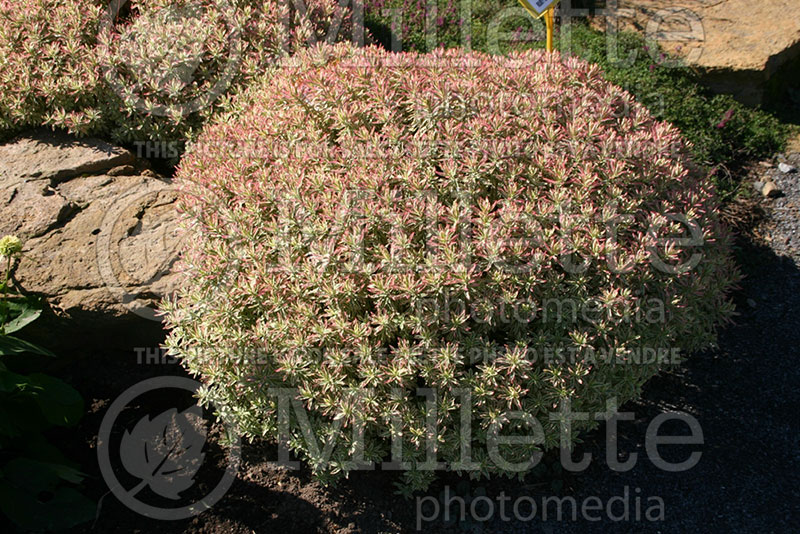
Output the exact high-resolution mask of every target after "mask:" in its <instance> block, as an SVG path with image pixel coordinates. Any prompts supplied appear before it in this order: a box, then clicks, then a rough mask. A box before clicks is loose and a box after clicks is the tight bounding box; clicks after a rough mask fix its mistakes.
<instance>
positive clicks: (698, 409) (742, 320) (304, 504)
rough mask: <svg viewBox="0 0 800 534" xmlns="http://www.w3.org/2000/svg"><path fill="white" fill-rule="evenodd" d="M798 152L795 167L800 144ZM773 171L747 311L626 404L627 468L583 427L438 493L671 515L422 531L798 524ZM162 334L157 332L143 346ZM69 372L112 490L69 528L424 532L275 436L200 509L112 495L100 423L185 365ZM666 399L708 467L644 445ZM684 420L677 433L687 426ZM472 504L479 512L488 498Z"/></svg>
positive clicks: (799, 261) (798, 238) (622, 444)
mask: <svg viewBox="0 0 800 534" xmlns="http://www.w3.org/2000/svg"><path fill="white" fill-rule="evenodd" d="M788 158H789V160H790V161H791V162H793V163H794V164H795V165H797V166H798V167H800V154H794V155H790V156H788ZM760 172H774V171H773V170H769V169H766V170H762V171H760ZM776 180H777V181H778V184H779V185H780V186H781V189H782V190H783V191H784V193H785V196H784V197H783V198H779V199H775V200H764V201H763V204H762V206H763V208H764V209H765V210H766V212H767V217H766V219H765V220H764V221H762V223H760V224H759V225H758V226H757V227H756V229H755V230H754V231H753V233H752V236H751V237H747V238H741V239H740V240H739V251H738V255H739V257H740V260H741V263H742V266H743V270H744V271H745V273H746V275H747V278H746V279H745V281H744V282H743V284H742V289H741V291H740V292H738V293H737V295H736V301H737V307H738V309H739V310H740V315H739V316H738V317H737V319H736V324H735V325H732V326H729V327H727V328H726V329H725V330H724V331H723V332H722V333H721V336H720V348H719V350H715V351H710V352H707V353H704V354H698V355H695V356H694V357H693V358H691V359H690V360H689V361H688V362H687V363H686V365H684V366H683V367H682V368H681V369H680V370H678V371H676V372H672V373H669V374H665V375H662V376H660V377H657V378H656V379H654V380H652V381H651V382H650V383H649V384H648V385H647V387H646V389H645V392H644V396H643V398H642V399H641V400H640V401H639V402H636V403H631V404H628V405H626V406H624V407H623V409H625V410H627V411H632V412H634V413H635V414H636V419H635V420H634V421H630V422H622V423H620V437H619V450H620V451H626V452H637V453H638V454H639V460H638V462H637V464H636V466H635V467H634V468H633V469H632V470H630V471H627V472H624V473H617V472H614V471H611V470H610V469H609V468H608V467H607V466H606V464H605V461H604V457H605V450H604V447H605V446H604V440H603V437H604V429H603V428H600V429H598V430H597V431H596V432H594V433H592V434H591V435H588V436H586V438H585V441H584V443H583V445H582V446H581V447H580V450H578V451H576V457H577V454H579V453H580V452H591V453H592V454H593V457H594V461H593V462H592V465H591V466H590V467H589V469H588V470H586V471H585V472H583V473H580V474H566V473H563V472H559V471H558V470H557V467H554V464H555V463H556V462H553V459H552V458H547V459H546V461H545V462H544V468H543V469H544V472H539V473H537V474H536V475H535V476H534V475H532V476H529V477H528V478H527V479H526V480H525V481H523V482H518V481H508V480H499V481H491V482H489V483H486V482H470V481H468V480H466V479H462V478H460V477H458V476H456V475H454V474H443V475H441V476H440V477H439V480H437V482H436V484H434V486H433V487H432V488H431V490H430V492H429V493H428V495H431V496H434V497H441V494H442V492H443V491H444V488H445V487H446V486H447V487H449V488H450V491H451V492H452V493H453V494H457V495H459V496H462V497H464V498H465V499H466V498H469V497H472V498H476V497H479V496H486V497H488V499H489V500H491V501H492V502H494V503H496V504H497V503H499V499H502V498H503V496H506V497H508V498H509V499H510V502H514V501H515V500H517V499H519V498H520V497H524V496H533V497H535V498H537V499H540V498H541V497H542V496H547V495H559V496H573V497H574V498H575V499H576V501H577V502H578V503H581V502H582V501H583V500H584V499H586V498H587V497H590V496H598V497H600V498H601V499H602V501H603V502H604V503H605V502H607V501H608V499H609V498H611V497H614V496H621V495H623V494H624V492H625V488H626V487H627V489H628V492H629V495H630V499H629V502H630V506H631V510H630V513H631V516H634V515H635V509H634V508H635V506H636V500H635V499H636V498H639V499H640V502H641V503H642V504H641V507H640V511H641V513H642V514H644V512H645V510H646V509H647V508H648V505H647V504H646V503H647V502H649V501H648V497H654V496H657V497H659V498H661V499H663V502H664V508H665V510H664V514H665V518H664V521H659V522H648V521H645V520H641V521H621V522H609V521H602V522H600V523H591V522H588V521H585V520H581V519H578V520H577V521H572V520H571V518H570V517H568V518H566V520H563V521H552V520H550V521H546V522H543V521H541V516H537V518H536V519H534V520H533V521H525V522H523V521H514V520H512V521H505V520H503V518H502V517H500V515H499V510H498V509H497V508H495V512H496V513H495V514H494V517H493V518H491V519H489V520H487V521H478V520H476V518H473V519H472V520H467V521H453V520H452V519H451V520H450V521H445V520H444V518H443V517H439V518H437V519H435V520H433V521H429V522H423V523H422V524H421V527H422V531H424V532H486V533H500V532H545V533H556V532H570V533H572V532H597V531H602V532H605V531H608V532H664V533H667V532H676V533H678V532H698V533H702V532H728V531H730V532H790V531H792V529H793V528H795V527H796V525H797V524H798V522H799V521H800V513H798V512H800V509H798V504H797V503H800V452H799V451H800V442H799V441H798V440H799V439H800V416H798V409H800V388H798V384H800V321H798V319H797V318H798V317H800V216H798V207H800V174H798V173H795V174H786V175H776ZM776 251H777V252H776ZM157 342H158V340H153V339H148V340H147V341H146V343H147V345H146V346H151V347H152V346H155V345H156V344H157ZM143 343H144V341H143ZM59 374H61V375H62V376H63V377H65V378H67V379H68V380H70V381H71V382H72V383H73V384H74V385H75V386H76V387H77V388H78V389H79V390H80V391H82V392H84V394H85V395H86V396H87V404H88V405H89V413H88V414H87V416H86V417H85V419H84V420H83V422H82V423H81V425H80V427H79V428H78V436H79V439H78V440H76V439H75V434H74V433H71V434H69V435H65V436H63V438H64V439H63V442H62V443H63V445H62V448H63V449H64V451H65V453H67V455H68V456H70V457H71V458H73V459H77V460H78V461H80V462H81V464H82V466H83V467H84V469H85V470H86V471H87V473H88V474H89V479H88V480H87V482H86V489H87V492H88V493H89V494H90V495H91V496H92V497H93V498H95V499H98V500H99V499H101V497H102V506H101V508H100V510H99V514H98V519H97V521H96V522H95V523H94V524H92V523H89V524H86V525H84V526H82V527H80V528H76V529H74V532H75V533H76V534H77V533H103V534H105V533H131V532H147V533H151V532H158V533H178V532H184V533H191V534H222V533H226V534H227V533H230V534H252V533H257V534H262V533H267V532H281V533H284V534H290V533H311V532H331V533H333V532H336V533H339V532H343V533H355V532H363V533H379V532H413V531H416V527H417V526H418V524H417V519H418V518H417V515H416V513H415V512H416V508H417V505H418V503H417V501H414V500H411V501H406V500H403V499H402V498H400V497H398V496H396V495H394V493H393V486H392V482H393V481H394V476H395V475H394V474H392V473H382V472H357V473H354V474H353V475H352V476H351V477H350V479H348V480H345V481H344V482H342V483H340V484H339V485H338V486H337V487H335V488H323V487H322V486H320V485H319V484H318V483H317V482H315V481H313V480H312V479H311V478H310V476H309V474H308V472H307V471H306V470H304V469H301V470H300V471H285V470H281V469H276V468H274V467H272V466H271V465H270V463H269V462H268V461H267V460H274V459H275V458H276V451H275V449H274V447H273V446H271V445H269V444H255V445H246V446H245V447H244V452H243V458H244V465H243V466H242V469H241V470H240V472H239V477H238V479H237V480H236V482H234V484H233V486H232V488H231V489H230V490H229V491H228V493H227V494H226V495H225V497H224V498H223V499H222V500H221V501H220V502H218V503H217V504H216V505H215V506H214V507H213V508H212V509H211V510H209V511H207V512H205V513H203V514H202V515H200V516H199V517H195V518H193V519H188V520H182V521H174V522H164V521H155V520H150V519H147V518H145V517H143V516H140V515H138V514H136V513H134V512H132V511H130V510H128V509H127V508H126V507H124V506H123V505H122V504H120V503H119V502H118V501H117V499H116V498H115V497H114V496H113V495H105V494H106V493H107V491H108V490H107V487H106V485H105V483H104V481H103V479H102V477H101V475H100V472H99V469H98V467H97V460H96V456H95V449H94V445H95V441H96V435H97V430H98V428H99V425H100V421H101V420H102V417H103V415H104V413H105V411H106V409H107V408H108V405H109V403H110V402H111V401H112V400H113V399H114V398H116V396H117V395H119V393H120V392H122V391H123V390H124V389H126V388H127V387H129V386H130V385H132V384H135V383H137V382H138V381H140V380H142V379H144V378H148V377H151V376H162V375H165V374H166V375H182V374H183V372H182V370H181V369H180V368H179V367H178V366H176V365H142V364H138V363H137V357H136V355H135V354H134V353H133V352H124V353H122V354H114V355H109V354H107V353H104V352H103V351H93V352H90V353H88V354H85V355H84V357H82V358H80V359H78V360H77V361H75V362H73V363H72V364H70V366H69V367H68V368H64V369H62V370H61V372H60V373H59ZM142 402H144V403H145V406H143V407H144V408H147V407H148V406H147V405H146V404H147V403H148V402H150V403H152V407H153V412H154V413H158V406H159V404H158V403H159V399H158V398H156V397H153V398H152V399H150V400H149V401H147V400H145V401H142ZM671 411H683V412H687V413H690V414H692V415H693V416H694V417H695V418H697V420H698V421H699V423H700V425H701V428H702V430H703V434H704V444H703V445H694V446H666V447H662V448H661V449H659V451H660V452H661V454H662V456H663V457H664V458H665V459H669V460H671V461H680V460H683V459H685V458H687V457H688V455H689V454H690V453H691V452H692V451H701V452H702V458H701V460H700V462H699V464H698V465H697V466H696V467H694V468H693V469H690V470H689V471H686V472H683V473H671V472H664V471H661V470H659V469H658V468H656V467H655V466H654V465H653V464H652V462H650V461H649V460H648V459H647V457H646V456H647V455H646V452H645V446H644V444H645V432H646V429H647V427H648V425H649V423H650V422H651V421H652V420H653V418H654V417H656V416H657V415H658V414H661V413H665V412H671ZM676 428H678V430H677V431H676V432H675V433H679V432H680V426H678V427H676ZM665 431H666V427H665ZM662 433H663V432H662ZM211 442H212V447H211V450H209V451H208V453H207V454H208V455H209V457H210V459H211V461H209V459H207V460H206V462H205V464H204V467H203V468H202V470H201V471H200V472H199V473H198V480H199V482H198V483H197V484H196V487H194V488H192V492H193V494H194V492H196V493H197V495H203V494H204V492H207V491H209V490H210V489H211V487H213V485H215V484H216V481H217V480H218V479H219V476H220V473H221V467H220V466H224V456H223V453H222V450H221V449H220V448H219V447H217V446H215V445H214V440H213V439H212V440H211ZM623 457H624V456H623ZM265 459H266V460H265ZM206 465H207V466H208V467H206ZM104 495H105V497H103V496H104ZM421 497H424V496H421ZM142 498H143V499H144V498H147V495H145V494H142ZM465 502H467V501H465ZM427 504H428V505H430V503H427ZM423 510H427V512H426V513H429V512H430V509H425V508H423ZM457 510H458V509H457V508H456V509H454V511H457ZM476 510H477V511H478V515H479V516H482V515H484V514H485V512H486V510H487V509H486V508H485V507H484V508H481V507H478V508H476ZM618 510H619V509H618ZM507 515H509V516H510V515H512V514H511V513H508V514H507Z"/></svg>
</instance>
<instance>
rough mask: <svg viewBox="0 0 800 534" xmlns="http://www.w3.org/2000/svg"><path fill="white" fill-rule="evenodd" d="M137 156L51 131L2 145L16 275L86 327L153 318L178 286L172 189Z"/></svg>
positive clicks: (7, 227) (2, 203)
mask: <svg viewBox="0 0 800 534" xmlns="http://www.w3.org/2000/svg"><path fill="white" fill-rule="evenodd" d="M134 160H135V158H134V157H133V155H132V154H131V153H130V152H128V151H126V150H123V149H121V148H118V147H114V146H111V145H108V144H106V143H103V142H102V141H97V140H76V139H74V138H70V137H67V136H63V135H54V134H52V133H36V134H33V135H30V136H25V137H21V138H19V139H17V140H15V141H12V142H10V143H8V144H6V145H3V146H0V214H1V215H0V235H4V234H16V235H18V236H19V237H20V238H22V239H23V241H24V249H23V256H22V259H21V260H20V261H19V262H18V265H17V266H16V269H15V271H14V279H15V281H16V283H17V285H18V286H19V287H20V288H21V289H22V290H24V291H26V292H32V293H37V294H41V295H43V296H45V297H46V298H47V300H48V302H49V304H50V306H51V307H52V308H53V310H54V311H56V313H57V314H59V315H62V316H66V317H69V318H72V319H76V320H79V321H78V322H80V320H84V322H85V321H86V320H89V321H90V323H89V326H97V325H102V324H111V323H113V322H114V321H116V320H119V319H122V318H126V319H132V318H136V317H137V316H138V317H141V318H145V319H153V320H156V321H157V320H158V319H157V317H156V316H155V313H154V311H153V309H154V306H155V305H156V303H157V302H158V301H159V300H160V299H161V298H162V297H163V296H165V295H167V294H169V293H171V291H172V290H173V287H174V276H173V275H172V274H171V273H170V269H171V267H172V265H173V263H174V261H175V260H176V258H177V256H178V251H177V246H178V242H177V232H176V230H177V228H176V227H177V224H176V219H177V217H176V213H175V209H174V201H175V192H174V190H173V189H172V186H171V184H170V182H169V181H168V180H167V179H165V178H161V177H158V176H153V174H154V173H152V172H151V171H148V173H147V174H146V175H143V174H141V173H140V172H139V171H136V166H134V165H132V164H133V163H135V161H134ZM123 166H125V167H124V170H125V172H124V173H122V172H120V171H119V170H118V169H120V168H121V167H123ZM112 169H117V170H116V171H115V172H113V174H115V176H110V175H109V174H108V172H109V171H111V170H112Z"/></svg>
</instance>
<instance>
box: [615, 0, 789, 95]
mask: <svg viewBox="0 0 800 534" xmlns="http://www.w3.org/2000/svg"><path fill="white" fill-rule="evenodd" d="M614 4H616V6H617V8H618V10H617V15H618V17H619V22H620V24H621V25H622V26H623V27H627V28H632V29H635V30H638V31H640V32H642V33H644V34H645V35H646V36H648V37H650V38H653V39H655V40H656V41H658V42H659V43H660V44H661V45H662V46H663V47H664V48H665V49H666V50H667V51H669V52H670V53H672V54H675V55H677V56H679V57H681V58H683V59H684V60H685V61H686V62H687V63H688V64H689V65H691V66H692V67H695V68H696V69H698V70H699V71H700V72H702V73H703V74H704V78H705V80H706V82H707V83H709V85H711V87H712V88H713V89H715V90H717V91H719V92H726V93H731V94H733V95H734V96H735V97H736V98H737V99H739V100H741V101H742V102H745V103H747V104H753V105H755V104H760V103H761V102H762V98H763V96H764V91H765V86H766V84H767V82H768V81H769V80H770V79H771V78H772V77H773V76H774V75H775V74H776V73H777V72H778V71H779V69H781V67H783V66H784V65H786V64H787V63H788V62H789V61H791V60H792V59H794V58H795V57H797V56H800V2H798V0H762V1H754V0H671V1H665V0H618V1H616V2H613V1H611V0H607V1H606V2H605V5H606V8H613V6H614Z"/></svg>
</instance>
